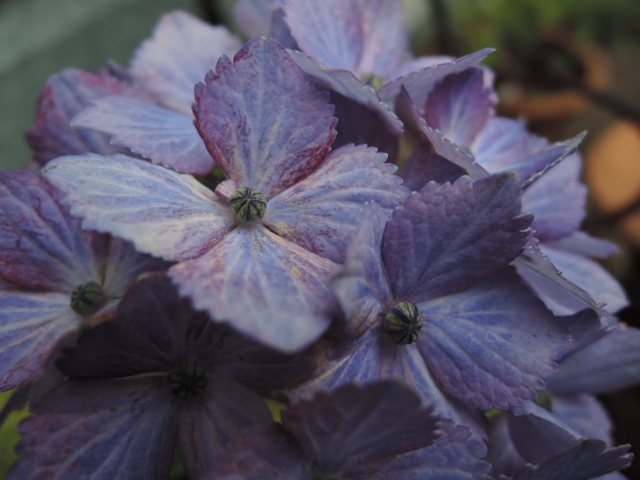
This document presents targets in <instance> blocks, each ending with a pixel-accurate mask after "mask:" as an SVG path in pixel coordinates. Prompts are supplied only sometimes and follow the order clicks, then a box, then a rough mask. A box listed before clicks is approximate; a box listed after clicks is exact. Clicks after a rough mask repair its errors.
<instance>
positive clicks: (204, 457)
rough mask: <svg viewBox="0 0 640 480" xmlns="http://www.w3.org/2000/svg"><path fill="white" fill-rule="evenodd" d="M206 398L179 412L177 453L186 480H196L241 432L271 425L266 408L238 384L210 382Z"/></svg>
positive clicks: (215, 379) (249, 391)
mask: <svg viewBox="0 0 640 480" xmlns="http://www.w3.org/2000/svg"><path fill="white" fill-rule="evenodd" d="M208 382H209V383H208V385H207V388H206V389H205V391H204V392H203V393H206V396H205V397H204V398H202V399H199V401H198V402H197V403H195V402H193V403H190V404H188V405H185V406H184V407H183V408H182V409H181V410H180V421H179V424H178V450H179V452H180V458H181V459H182V462H183V463H184V466H185V469H186V471H187V474H188V475H189V478H200V477H201V476H202V474H204V473H205V472H207V471H209V470H211V469H212V468H213V467H214V466H215V465H216V464H217V462H218V461H219V459H220V458H223V457H224V455H226V450H227V449H228V447H229V446H230V444H231V443H232V442H233V441H234V440H237V439H239V438H240V434H241V432H242V430H243V429H245V428H247V427H250V426H252V425H257V424H265V425H267V424H269V423H271V421H272V417H271V412H270V411H269V408H268V407H267V404H266V403H265V402H264V400H262V399H261V398H260V397H259V396H258V395H257V394H256V393H254V392H252V391H251V390H249V389H248V388H246V387H244V386H242V385H240V384H239V383H237V382H235V381H232V380H226V379H223V378H215V377H213V378H210V379H209V380H208Z"/></svg>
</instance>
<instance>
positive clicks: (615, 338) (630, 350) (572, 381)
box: [548, 324, 640, 395]
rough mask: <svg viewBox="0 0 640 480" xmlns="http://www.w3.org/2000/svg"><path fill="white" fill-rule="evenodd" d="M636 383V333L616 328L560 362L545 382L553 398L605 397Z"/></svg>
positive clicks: (639, 345)
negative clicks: (580, 394)
mask: <svg viewBox="0 0 640 480" xmlns="http://www.w3.org/2000/svg"><path fill="white" fill-rule="evenodd" d="M638 382H640V331H639V330H638V329H636V328H632V327H627V326H626V325H624V324H618V325H616V327H615V329H614V330H613V332H612V333H610V334H609V335H606V336H605V337H603V338H601V339H599V340H598V341H596V342H595V343H592V344H591V345H589V346H587V347H585V348H583V349H581V350H578V351H576V352H574V353H573V354H571V355H570V356H568V357H567V358H565V359H563V360H562V363H561V368H560V372H559V373H558V375H557V376H555V377H552V378H550V379H549V381H548V386H549V388H550V389H551V391H553V392H554V393H555V394H557V395H572V394H576V393H593V394H599V393H608V392H612V391H614V390H620V389H622V388H626V387H629V386H631V385H634V384H636V383H638Z"/></svg>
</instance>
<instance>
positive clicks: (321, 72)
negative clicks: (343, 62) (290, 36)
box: [289, 50, 404, 136]
mask: <svg viewBox="0 0 640 480" xmlns="http://www.w3.org/2000/svg"><path fill="white" fill-rule="evenodd" d="M289 54H290V55H291V57H292V58H293V59H294V60H295V61H296V63H297V64H298V66H299V67H300V68H301V69H302V70H304V72H305V73H306V74H307V75H309V76H311V77H312V78H314V79H315V80H316V81H317V82H318V83H319V84H320V86H321V87H322V88H326V89H328V90H332V91H334V92H336V93H339V94H340V95H343V96H345V97H347V98H349V99H351V100H353V101H354V102H356V103H359V104H360V105H363V106H364V107H366V108H368V109H369V110H371V111H373V112H374V113H375V114H376V115H377V116H378V117H379V118H380V120H382V122H383V123H384V124H385V125H386V127H387V129H388V130H389V132H391V133H392V134H393V135H397V136H399V135H402V133H403V131H404V127H403V126H402V122H401V121H400V119H399V118H398V117H397V116H396V114H395V113H393V110H392V109H391V106H390V105H393V103H391V104H386V103H384V102H383V101H382V100H380V97H379V96H378V94H377V93H376V91H375V90H374V89H373V88H372V87H371V86H370V85H367V84H366V83H364V82H363V81H362V80H360V79H358V78H357V77H356V76H355V75H354V74H353V73H352V72H350V71H349V70H340V69H335V68H325V67H323V66H322V65H320V64H319V63H318V62H317V61H316V60H314V59H313V58H311V57H310V56H309V55H306V54H305V53H302V52H297V51H292V50H289Z"/></svg>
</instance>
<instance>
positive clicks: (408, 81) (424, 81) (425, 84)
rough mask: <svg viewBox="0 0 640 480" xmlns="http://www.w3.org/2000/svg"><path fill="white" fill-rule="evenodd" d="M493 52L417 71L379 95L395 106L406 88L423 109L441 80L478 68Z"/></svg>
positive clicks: (396, 80) (491, 50) (484, 51)
mask: <svg viewBox="0 0 640 480" xmlns="http://www.w3.org/2000/svg"><path fill="white" fill-rule="evenodd" d="M491 52H493V49H491V48H485V49H484V50H479V51H477V52H474V53H471V54H469V55H466V56H464V57H460V58H458V59H456V60H453V61H451V62H448V63H438V64H436V65H433V66H431V67H427V68H423V69H421V70H416V71H414V72H411V73H409V74H407V75H404V76H403V77H399V78H396V79H395V80H392V81H391V82H389V83H387V84H386V85H384V86H383V87H382V88H381V89H380V90H378V93H379V94H380V98H381V99H382V101H383V102H385V103H386V104H388V105H393V104H394V103H395V101H396V98H397V97H398V95H400V91H401V89H402V88H403V87H404V88H405V89H406V90H407V92H408V93H409V96H410V97H411V99H412V100H413V102H414V103H415V104H416V105H419V106H420V107H422V106H423V105H425V104H426V101H427V97H428V96H429V93H430V92H431V90H432V89H433V88H434V87H435V85H436V84H437V83H438V82H439V81H440V80H442V79H443V78H445V77H446V76H447V75H451V74H453V73H459V72H462V71H464V70H467V69H468V68H473V67H476V66H477V65H478V64H479V63H480V62H481V61H482V60H484V59H485V57H486V56H487V55H489V54H490V53H491ZM420 113H423V112H420Z"/></svg>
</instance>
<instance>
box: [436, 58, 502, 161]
mask: <svg viewBox="0 0 640 480" xmlns="http://www.w3.org/2000/svg"><path fill="white" fill-rule="evenodd" d="M492 113H493V92H492V91H491V89H489V88H487V87H486V86H485V83H484V72H483V71H482V69H480V68H477V67H476V68H470V69H468V70H465V71H463V72H460V73H456V74H453V75H449V76H447V77H445V78H444V79H443V80H441V81H440V83H438V84H437V85H436V86H435V87H434V88H433V90H432V91H431V93H430V94H429V98H428V100H427V104H426V106H425V119H426V121H427V124H428V125H429V126H430V127H432V128H435V129H438V130H440V131H441V132H442V133H443V134H444V136H445V137H447V138H448V139H449V140H451V141H452V142H453V143H455V144H456V145H458V146H459V147H462V148H467V149H468V148H469V147H470V146H471V144H472V142H473V140H474V139H475V138H476V136H477V135H478V132H479V131H480V130H481V129H482V127H483V126H484V124H485V122H486V121H487V119H488V118H489V116H490V115H491V114H492Z"/></svg>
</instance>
